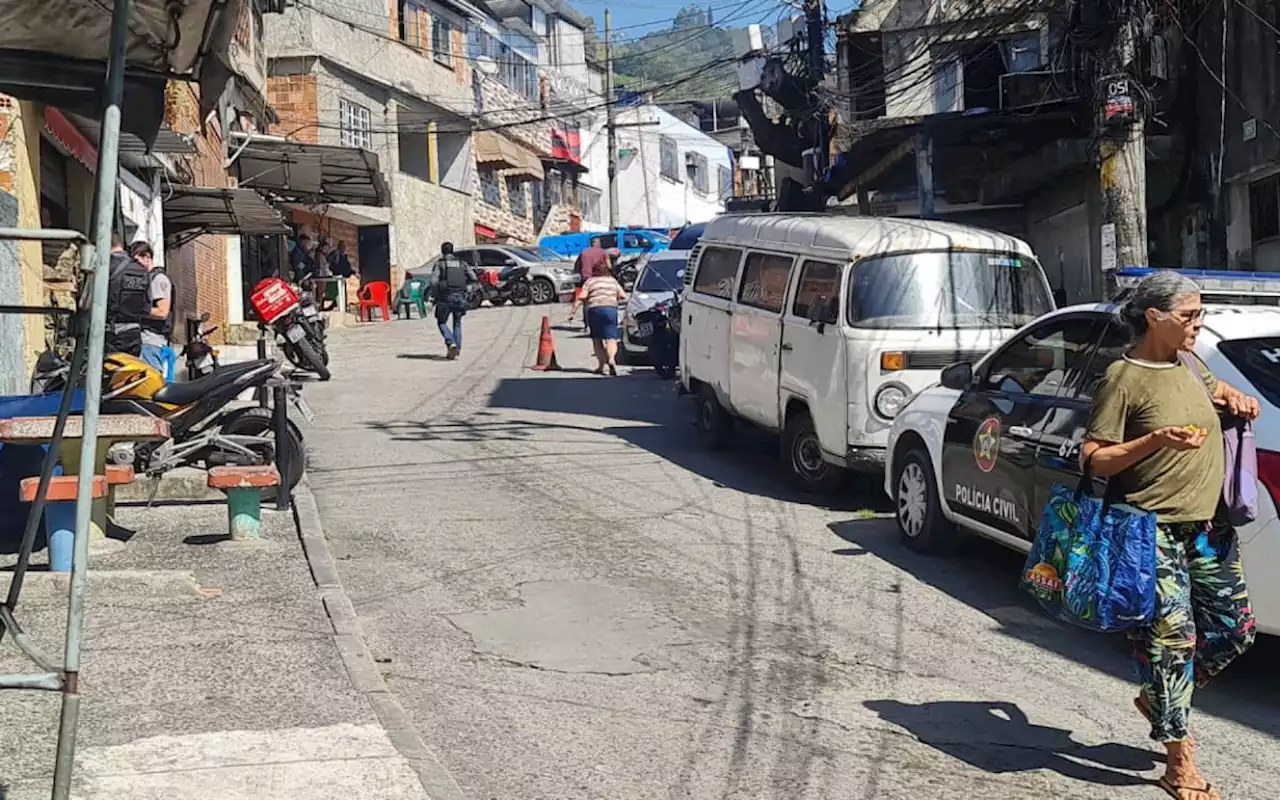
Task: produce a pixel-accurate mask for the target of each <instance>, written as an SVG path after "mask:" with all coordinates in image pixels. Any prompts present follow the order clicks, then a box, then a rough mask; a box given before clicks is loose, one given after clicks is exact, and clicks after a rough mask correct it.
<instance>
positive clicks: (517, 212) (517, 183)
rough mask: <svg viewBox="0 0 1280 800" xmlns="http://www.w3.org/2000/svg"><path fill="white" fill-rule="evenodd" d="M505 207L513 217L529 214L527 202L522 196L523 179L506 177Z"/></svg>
mask: <svg viewBox="0 0 1280 800" xmlns="http://www.w3.org/2000/svg"><path fill="white" fill-rule="evenodd" d="M507 207H508V208H510V209H511V215H512V216H515V217H527V216H529V204H528V203H526V202H525V198H524V181H522V180H520V179H518V178H507Z"/></svg>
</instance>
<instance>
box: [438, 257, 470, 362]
mask: <svg viewBox="0 0 1280 800" xmlns="http://www.w3.org/2000/svg"><path fill="white" fill-rule="evenodd" d="M479 283H480V282H479V280H477V279H476V273H475V270H473V269H471V267H469V266H467V264H465V263H464V262H463V261H462V259H460V258H458V257H457V256H455V255H454V254H453V242H445V243H444V244H442V245H440V260H439V261H437V262H436V267H435V270H434V271H433V272H432V273H431V284H432V288H433V292H432V294H433V296H434V297H435V301H436V323H437V324H438V325H439V326H440V335H441V336H443V337H444V343H445V346H446V347H447V348H448V352H449V354H448V358H449V360H450V361H452V360H453V359H455V358H457V357H458V353H460V352H462V316H463V315H464V314H466V313H467V297H468V296H469V295H470V294H471V292H472V291H473V290H475V288H476V286H477V285H478V284H479ZM449 317H453V328H452V330H451V329H450V327H449V325H448V324H447V323H448V322H449Z"/></svg>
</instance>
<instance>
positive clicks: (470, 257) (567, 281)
mask: <svg viewBox="0 0 1280 800" xmlns="http://www.w3.org/2000/svg"><path fill="white" fill-rule="evenodd" d="M453 254H454V255H455V256H457V257H458V258H460V259H462V261H463V262H465V263H467V264H470V265H471V266H473V267H475V268H476V269H504V268H506V267H528V268H529V282H530V283H531V284H532V285H533V287H532V288H533V302H535V303H554V302H555V301H556V300H557V299H563V300H566V301H568V300H571V299H572V297H573V291H574V290H575V289H577V288H578V284H579V283H581V282H582V279H581V278H580V277H579V276H578V273H577V271H576V270H575V269H574V268H573V262H572V261H570V260H568V259H567V258H565V257H564V256H562V255H560V254H559V253H556V252H553V251H551V250H548V249H547V248H545V247H538V246H537V245H528V246H523V245H514V244H481V245H476V246H474V247H459V248H458V249H456V250H454V251H453ZM437 258H438V257H437ZM435 264H436V259H434V258H433V259H432V260H431V261H428V262H427V263H426V264H423V265H422V266H420V267H414V268H413V269H411V270H408V272H406V277H408V278H427V277H428V276H429V274H430V272H431V270H432V269H434V268H435Z"/></svg>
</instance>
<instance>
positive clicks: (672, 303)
mask: <svg viewBox="0 0 1280 800" xmlns="http://www.w3.org/2000/svg"><path fill="white" fill-rule="evenodd" d="M680 308H681V303H680V298H679V296H677V297H676V298H675V299H673V300H668V301H666V302H664V303H658V304H657V305H656V306H654V307H653V308H650V309H648V310H646V311H641V312H640V313H639V314H636V317H635V320H636V334H635V336H634V337H633V338H634V339H635V341H636V343H637V344H640V345H644V346H645V347H647V348H648V349H649V363H651V364H652V365H653V370H654V372H656V373H658V377H660V378H674V377H675V374H676V371H677V370H678V369H679V368H680Z"/></svg>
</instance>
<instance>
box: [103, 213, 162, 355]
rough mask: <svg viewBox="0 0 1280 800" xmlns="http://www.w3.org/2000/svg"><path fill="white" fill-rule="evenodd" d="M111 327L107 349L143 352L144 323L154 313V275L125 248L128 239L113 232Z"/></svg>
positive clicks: (109, 287) (109, 298)
mask: <svg viewBox="0 0 1280 800" xmlns="http://www.w3.org/2000/svg"><path fill="white" fill-rule="evenodd" d="M107 276H108V277H107V329H106V336H105V340H104V352H107V353H127V354H129V355H131V356H134V357H135V358H136V357H140V356H141V355H142V322H143V320H145V319H147V318H149V317H150V316H151V275H150V273H148V272H147V268H146V267H144V266H143V265H141V264H139V263H138V262H137V261H135V260H134V259H133V258H132V257H131V256H130V255H129V254H128V253H126V252H125V249H124V238H123V237H121V236H120V234H119V233H113V234H111V259H110V269H109V271H108V273H107Z"/></svg>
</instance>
